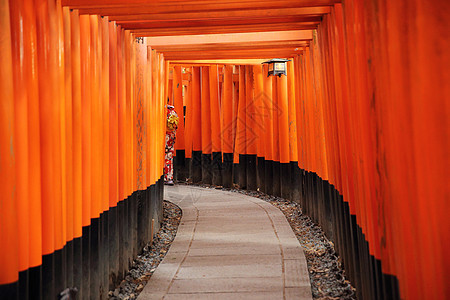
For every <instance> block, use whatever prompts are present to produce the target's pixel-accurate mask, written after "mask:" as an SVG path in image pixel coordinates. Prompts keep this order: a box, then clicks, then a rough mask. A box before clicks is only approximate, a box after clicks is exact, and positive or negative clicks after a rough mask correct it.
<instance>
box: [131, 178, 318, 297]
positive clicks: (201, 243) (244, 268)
mask: <svg viewBox="0 0 450 300" xmlns="http://www.w3.org/2000/svg"><path fill="white" fill-rule="evenodd" d="M164 199H166V200H169V201H171V202H173V203H176V204H177V205H179V206H180V207H181V209H182V210H183V218H182V220H181V223H180V226H179V228H178V233H177V236H176V238H175V240H174V242H173V244H172V246H171V248H170V250H169V252H168V253H167V255H166V257H165V258H164V260H163V261H162V262H161V264H160V265H159V267H158V268H157V269H156V271H155V273H154V274H153V276H152V278H151V280H150V281H149V282H148V283H147V285H146V286H145V288H144V290H143V291H142V293H141V294H140V295H139V297H138V299H139V300H143V299H311V287H310V283H309V277H308V271H307V267H306V260H305V257H304V254H303V250H302V248H301V246H300V244H299V242H298V241H297V238H296V237H295V235H294V233H293V232H292V229H291V227H290V226H289V223H288V222H287V221H286V219H285V217H284V215H283V214H282V213H281V212H280V211H279V210H278V209H277V208H276V207H274V206H272V205H271V204H269V203H267V202H264V201H262V200H259V199H257V198H254V197H248V196H245V195H242V194H239V193H231V192H224V191H220V190H215V189H204V188H198V187H191V186H173V187H167V186H166V187H165V194H164Z"/></svg>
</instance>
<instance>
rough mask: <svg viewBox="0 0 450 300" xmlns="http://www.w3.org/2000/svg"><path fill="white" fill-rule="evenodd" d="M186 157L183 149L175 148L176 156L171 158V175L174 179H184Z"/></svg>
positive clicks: (182, 180)
mask: <svg viewBox="0 0 450 300" xmlns="http://www.w3.org/2000/svg"><path fill="white" fill-rule="evenodd" d="M186 169H187V168H186V157H185V151H184V150H176V156H175V157H174V158H173V177H174V180H176V181H180V182H184V181H186V178H187V175H186Z"/></svg>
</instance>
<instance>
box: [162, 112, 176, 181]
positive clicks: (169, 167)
mask: <svg viewBox="0 0 450 300" xmlns="http://www.w3.org/2000/svg"><path fill="white" fill-rule="evenodd" d="M177 128H178V115H177V113H176V112H175V107H173V106H172V105H167V124H166V158H165V165H164V183H166V184H168V185H173V152H174V145H175V137H176V131H177Z"/></svg>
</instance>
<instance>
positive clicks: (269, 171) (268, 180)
mask: <svg viewBox="0 0 450 300" xmlns="http://www.w3.org/2000/svg"><path fill="white" fill-rule="evenodd" d="M264 169H265V172H264V180H265V184H264V186H265V190H264V192H265V193H266V194H268V195H273V160H266V161H265V163H264Z"/></svg>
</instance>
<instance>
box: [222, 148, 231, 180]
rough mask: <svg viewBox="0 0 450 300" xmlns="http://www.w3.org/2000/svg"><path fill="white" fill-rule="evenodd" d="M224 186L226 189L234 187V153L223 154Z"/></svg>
mask: <svg viewBox="0 0 450 300" xmlns="http://www.w3.org/2000/svg"><path fill="white" fill-rule="evenodd" d="M222 185H223V187H225V188H231V187H232V186H233V153H223V163H222Z"/></svg>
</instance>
